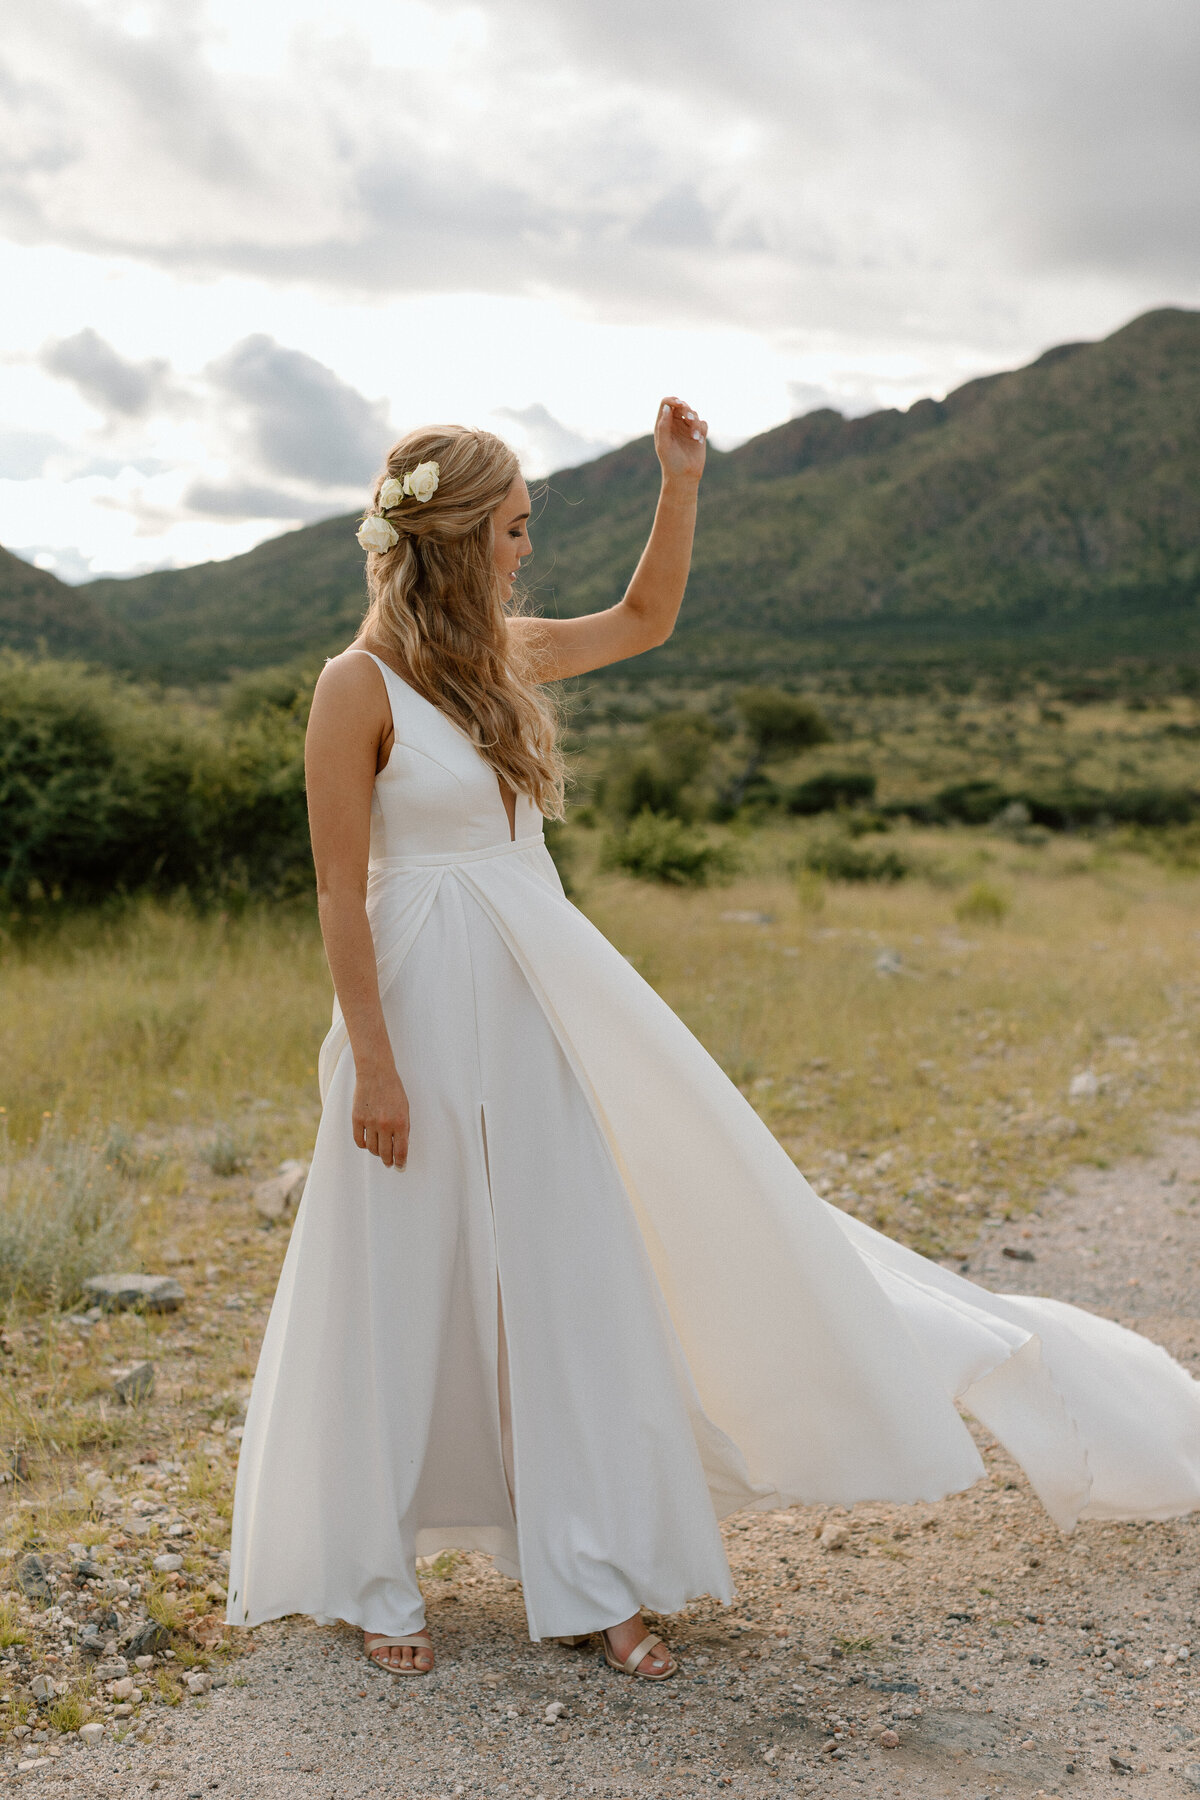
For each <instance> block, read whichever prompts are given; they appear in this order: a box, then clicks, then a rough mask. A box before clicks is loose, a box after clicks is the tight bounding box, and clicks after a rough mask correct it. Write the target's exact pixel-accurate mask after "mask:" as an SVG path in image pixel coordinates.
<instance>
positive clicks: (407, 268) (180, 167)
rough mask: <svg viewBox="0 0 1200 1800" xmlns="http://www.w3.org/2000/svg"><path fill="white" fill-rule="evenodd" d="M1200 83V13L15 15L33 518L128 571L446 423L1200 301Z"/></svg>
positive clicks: (711, 401)
mask: <svg viewBox="0 0 1200 1800" xmlns="http://www.w3.org/2000/svg"><path fill="white" fill-rule="evenodd" d="M1198 75H1200V11H1198V10H1197V9H1196V7H1195V5H1194V4H1193V0H1136V3H1135V0H1096V4H1095V5H1093V6H1092V7H1091V8H1089V10H1088V12H1087V14H1086V15H1084V14H1083V13H1082V12H1081V10H1080V8H1079V7H1077V6H1076V7H1063V6H1060V7H1047V6H1046V5H1045V4H1044V0H1009V4H1007V5H1006V6H1005V7H1003V8H997V7H996V6H995V5H994V3H993V0H906V4H905V5H904V6H902V7H901V6H896V5H893V4H888V3H887V0H795V3H794V4H791V5H787V6H785V5H783V4H781V3H780V0H741V3H740V4H739V5H738V6H737V7H731V6H729V5H728V4H727V0H726V3H725V4H721V5H717V4H716V3H715V0H687V4H685V3H684V0H658V4H656V5H654V6H647V5H645V3H644V0H606V3H605V4H604V5H603V6H598V5H596V4H594V0H586V3H585V0H475V3H473V4H462V3H460V0H436V3H435V0H370V4H367V3H365V0H273V3H272V4H271V5H269V6H267V5H263V6H253V5H250V6H248V5H246V4H245V0H8V6H7V8H6V15H5V41H4V46H3V52H2V54H0V235H2V236H3V237H4V238H5V239H7V245H6V246H3V247H0V284H2V285H3V288H4V292H5V300H6V308H5V310H6V328H7V342H8V346H9V353H8V360H7V361H6V362H0V426H2V427H3V429H4V431H5V432H7V434H8V435H7V437H5V438H2V439H0V451H3V453H4V455H5V456H6V457H7V459H8V460H7V462H5V463H3V464H0V466H2V467H9V468H11V469H13V470H28V471H29V476H28V481H29V483H30V485H28V486H25V487H23V486H22V482H21V480H20V479H15V480H14V481H13V482H12V493H11V494H9V493H8V491H7V490H5V493H6V495H7V497H0V540H3V541H7V542H9V543H10V544H12V545H13V546H14V547H18V546H19V545H20V544H22V543H25V544H32V543H33V542H35V541H36V542H37V543H39V544H40V545H42V546H43V548H44V547H45V544H46V543H47V542H50V541H51V540H49V539H47V538H46V536H45V531H44V530H43V529H42V526H41V525H37V528H36V530H35V523H36V521H37V520H39V519H43V515H44V501H43V499H42V498H40V497H39V495H40V493H41V490H40V489H39V488H38V485H37V484H38V482H39V480H41V481H45V480H49V479H50V478H51V477H53V478H55V479H57V480H58V481H59V482H60V484H64V485H60V487H59V490H58V492H59V498H60V501H62V500H64V499H65V500H67V501H68V504H67V505H66V506H65V507H63V506H60V508H59V512H58V514H57V515H56V516H58V517H59V518H60V520H63V521H65V520H81V521H89V523H87V524H86V528H84V527H83V526H81V527H80V529H81V532H82V535H81V536H80V538H79V541H78V543H77V544H76V545H75V546H74V547H75V549H76V550H77V551H78V553H79V554H80V555H86V558H87V559H88V560H89V563H90V566H94V567H97V568H99V567H112V568H116V567H132V566H134V565H135V563H137V561H138V560H139V559H141V558H143V557H144V556H146V555H149V556H151V557H154V556H158V557H159V559H160V560H165V561H169V560H178V558H179V557H180V556H181V555H184V554H186V553H187V551H186V549H185V547H186V546H192V545H194V544H196V543H203V544H204V546H206V548H205V549H204V550H202V551H201V552H200V553H201V554H225V553H228V552H227V550H226V549H225V548H224V547H225V546H227V545H229V544H232V543H234V542H236V543H237V544H238V545H239V547H240V546H241V545H242V544H243V542H244V540H245V538H246V536H247V534H250V535H253V533H254V532H257V533H258V534H259V535H260V536H261V535H263V534H265V533H266V532H268V531H271V530H277V529H278V528H279V523H280V521H281V520H283V519H284V518H285V517H286V518H287V519H289V520H293V519H294V520H300V519H303V518H308V517H311V516H313V509H314V508H323V509H325V510H332V509H334V508H336V507H338V506H341V505H343V504H347V505H349V504H353V503H354V498H353V496H354V495H355V494H356V492H357V484H359V483H360V482H361V481H362V479H363V472H364V470H366V471H368V472H369V469H370V468H371V467H373V466H374V462H375V460H376V454H377V451H376V449H375V448H373V446H375V445H376V444H377V443H379V444H380V447H381V442H380V440H381V439H382V441H386V438H387V436H388V433H389V432H390V431H391V430H392V429H393V428H395V429H403V428H405V427H406V426H408V425H411V424H413V423H416V422H419V421H420V420H422V419H425V418H431V417H432V418H460V419H464V420H474V421H477V422H489V421H495V422H496V423H498V424H499V425H500V426H501V428H507V429H509V430H511V431H512V433H513V436H514V438H516V439H518V440H519V441H520V447H521V449H522V452H523V454H524V455H525V456H526V457H527V459H528V460H529V464H530V467H531V469H534V468H536V467H537V466H538V465H539V464H541V465H543V466H544V465H545V463H546V461H547V459H548V460H549V461H555V460H559V459H561V460H562V461H568V460H573V459H574V457H575V456H576V454H583V453H585V452H586V451H587V449H588V448H589V447H591V446H594V445H596V444H604V443H608V442H615V441H619V440H621V439H624V438H626V437H629V436H632V435H634V434H635V433H638V432H640V431H641V430H644V429H646V428H647V426H648V424H649V421H650V419H651V418H652V416H653V406H654V403H655V401H656V400H657V398H658V396H659V395H660V394H661V393H662V392H663V391H664V390H666V391H677V392H683V393H687V394H689V396H691V397H694V398H695V399H696V400H697V402H698V403H699V404H701V405H702V407H703V410H704V411H705V412H706V414H707V416H708V417H709V418H710V420H711V422H712V425H713V433H714V438H715V439H716V441H718V442H723V443H726V444H728V443H731V442H735V441H737V440H738V439H739V438H740V437H744V436H746V435H748V434H749V433H751V432H753V431H755V430H760V429H762V428H764V427H766V426H767V425H769V424H771V423H773V422H775V421H777V420H779V419H782V418H784V417H786V416H787V415H788V414H789V413H790V412H792V411H793V410H796V409H797V408H800V409H804V408H805V407H806V406H807V405H808V404H809V399H811V397H812V396H814V395H816V396H819V397H824V398H825V399H827V400H828V403H829V404H831V405H835V406H838V407H840V408H841V409H842V410H844V411H851V412H855V411H863V410H865V409H866V408H868V407H870V406H871V405H874V404H879V403H883V404H900V405H904V404H907V403H908V402H909V401H911V400H912V399H914V398H916V397H917V396H918V395H919V394H921V393H923V392H934V393H940V392H944V391H945V389H946V388H947V387H949V386H951V385H954V384H955V383H956V382H958V381H960V380H962V379H965V378H967V377H969V376H971V375H973V374H976V373H979V372H982V371H983V370H985V369H989V368H996V367H999V366H1011V365H1012V364H1014V363H1017V362H1019V361H1021V360H1023V359H1025V358H1026V357H1028V356H1030V355H1032V354H1035V353H1036V352H1037V351H1038V350H1040V349H1042V348H1044V347H1046V346H1047V345H1048V344H1050V343H1053V342H1055V341H1057V340H1061V339H1063V338H1077V337H1087V336H1098V335H1101V334H1102V333H1103V332H1105V331H1108V330H1110V329H1112V328H1113V327H1115V326H1116V325H1118V324H1119V323H1121V322H1122V321H1123V320H1124V319H1126V318H1128V317H1129V316H1131V315H1132V314H1134V313H1136V312H1138V311H1140V310H1143V309H1145V308H1146V307H1149V306H1152V305H1157V304H1162V303H1164V302H1175V303H1180V304H1196V303H1197V302H1198V301H1200V227H1198V223H1197V213H1196V209H1195V206H1194V199H1193V193H1192V187H1193V176H1192V171H1193V170H1194V168H1195V166H1196V162H1197V151H1198V149H1200V141H1198V140H1200V109H1197V108H1196V106H1195V103H1194V95H1195V92H1196V90H1197V77H1198ZM247 346H257V349H253V350H252V349H249V348H247ZM39 355H40V356H41V362H40V363H39V361H38V358H39ZM561 420H566V421H569V422H570V423H569V425H568V426H559V424H558V423H557V422H558V421H561ZM564 434H565V435H564ZM49 440H55V442H54V443H51V442H50V441H49ZM555 446H557V448H556V447H555ZM130 471H132V472H133V473H130ZM88 482H90V483H93V484H96V483H99V484H100V485H99V486H95V485H93V486H92V487H81V486H80V485H79V484H80V483H88ZM105 483H107V484H108V486H107V487H105V486H104V484H105ZM21 493H24V495H25V499H24V501H22V500H21V498H20V494H21ZM172 496H173V497H172ZM289 505H290V506H292V507H293V508H294V510H293V511H292V512H290V513H287V512H286V510H285V509H286V508H287V507H288V506H289ZM238 508H242V509H245V511H244V515H243V516H241V517H239V516H238ZM22 509H24V510H22ZM122 509H124V510H122ZM172 509H174V510H172ZM190 509H194V510H195V511H196V512H200V513H203V515H204V517H203V519H201V518H199V517H193V516H191V511H190ZM252 515H253V516H252ZM114 521H117V523H114ZM155 521H157V523H155ZM46 529H49V527H46ZM55 529H56V530H58V531H59V532H60V533H63V532H65V531H66V530H68V529H69V527H68V525H67V524H66V523H60V524H58V525H57V526H56V527H55ZM122 531H123V532H124V534H125V535H124V537H121V535H120V534H121V532H122ZM205 533H207V534H208V535H207V536H204V534H205ZM59 541H63V542H64V545H65V540H63V539H62V538H61V537H60V539H59ZM81 546H83V547H82V548H81ZM65 547H66V546H65ZM97 558H98V559H100V560H99V561H97V560H96V559H97ZM105 558H107V559H109V560H108V561H105V560H104V559H105Z"/></svg>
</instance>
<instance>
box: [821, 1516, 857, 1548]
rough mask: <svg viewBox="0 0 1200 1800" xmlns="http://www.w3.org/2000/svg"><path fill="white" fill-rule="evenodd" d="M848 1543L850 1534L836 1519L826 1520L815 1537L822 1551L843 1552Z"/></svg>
mask: <svg viewBox="0 0 1200 1800" xmlns="http://www.w3.org/2000/svg"><path fill="white" fill-rule="evenodd" d="M849 1541H850V1533H849V1532H848V1531H847V1529H846V1527H845V1526H844V1525H840V1524H839V1523H838V1521H837V1520H836V1519H827V1520H826V1522H825V1524H824V1525H822V1527H821V1529H820V1532H819V1533H818V1535H817V1542H818V1544H820V1546H821V1548H822V1550H844V1549H845V1547H846V1545H847V1544H848V1543H849Z"/></svg>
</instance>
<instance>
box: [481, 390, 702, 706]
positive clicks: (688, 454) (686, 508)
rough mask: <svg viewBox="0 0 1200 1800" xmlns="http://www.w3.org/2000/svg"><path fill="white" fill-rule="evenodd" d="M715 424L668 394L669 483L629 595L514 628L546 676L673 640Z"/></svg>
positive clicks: (663, 446)
mask: <svg viewBox="0 0 1200 1800" xmlns="http://www.w3.org/2000/svg"><path fill="white" fill-rule="evenodd" d="M707 439H708V425H707V423H706V421H705V420H703V419H701V418H698V417H697V415H696V412H695V410H694V409H693V408H692V407H690V406H689V405H688V404H687V402H686V401H685V400H680V399H679V398H678V397H677V396H676V395H674V394H672V395H668V397H667V398H666V399H665V400H664V401H663V402H662V405H661V406H660V407H659V409H658V417H657V419H656V420H655V424H654V448H655V450H656V451H657V453H658V460H659V463H660V465H661V467H662V488H661V490H660V492H659V496H658V507H657V510H656V512H655V514H654V525H653V527H652V529H651V532H650V537H649V540H648V541H647V544H646V548H645V549H644V550H643V551H642V555H641V560H640V561H639V563H638V566H637V568H636V569H635V570H634V574H633V580H632V581H631V582H630V583H629V586H628V588H627V589H626V591H625V597H624V599H623V600H620V601H618V603H617V605H616V606H610V607H609V609H608V611H607V612H598V613H585V614H584V616H583V617H582V618H579V619H540V618H517V619H512V620H510V621H509V629H510V631H513V632H519V633H522V634H525V633H528V634H529V635H530V636H531V638H532V640H533V647H534V648H535V653H536V658H537V669H538V676H539V678H540V679H541V680H542V681H562V680H563V679H565V677H566V676H568V675H585V674H586V673H587V671H588V670H589V669H601V668H603V667H604V666H605V665H606V664H607V663H615V662H622V661H623V660H624V659H625V658H626V657H628V656H640V655H641V653H642V652H643V650H653V649H654V647H655V646H656V645H657V644H665V643H666V641H667V639H668V638H669V637H670V635H671V632H672V631H673V629H674V627H675V620H676V618H677V617H678V614H679V608H680V604H681V603H682V600H683V590H684V588H685V587H686V586H687V578H688V570H689V569H690V567H691V562H692V539H693V537H694V535H695V530H696V495H697V490H698V488H699V486H700V477H701V475H703V473H704V452H705V447H706V444H707Z"/></svg>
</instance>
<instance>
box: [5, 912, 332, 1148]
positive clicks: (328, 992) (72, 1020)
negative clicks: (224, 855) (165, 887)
mask: <svg viewBox="0 0 1200 1800" xmlns="http://www.w3.org/2000/svg"><path fill="white" fill-rule="evenodd" d="M331 997H332V987H331V984H330V981H329V975H328V971H327V969H326V966H325V959H324V953H323V951H322V948H321V938H320V932H319V930H318V928H317V924H316V917H315V912H314V910H313V909H312V908H310V907H308V906H307V905H300V904H283V903H277V904H272V903H268V902H256V903H253V904H252V905H250V906H249V907H247V908H246V909H245V910H244V911H240V912H238V913H236V914H234V913H226V912H222V911H206V912H200V911H197V910H196V909H195V908H194V907H193V906H191V905H190V904H189V903H188V902H187V901H185V900H177V901H167V902H164V901H158V900H153V899H148V898H144V899H140V900H137V901H131V902H128V903H126V904H124V905H122V906H119V907H114V908H112V909H109V910H104V911H95V912H80V913H74V914H68V915H66V916H64V917H62V918H61V919H59V920H56V921H51V922H48V923H47V924H45V925H44V926H42V927H41V928H39V929H37V930H34V931H26V930H22V931H21V932H20V933H19V934H17V935H14V936H10V937H9V939H8V941H7V942H5V941H4V939H3V937H2V936H0V1105H2V1106H5V1107H7V1109H8V1118H9V1124H10V1128H11V1131H12V1134H13V1137H14V1140H17V1139H21V1138H26V1139H27V1138H30V1137H32V1136H35V1135H36V1134H37V1132H38V1131H39V1130H40V1128H41V1121H42V1117H43V1114H45V1113H47V1112H49V1113H54V1114H56V1115H57V1116H58V1117H59V1118H60V1119H61V1120H65V1121H80V1122H83V1123H84V1124H85V1125H86V1123H87V1122H88V1121H89V1120H96V1121H106V1122H107V1121H119V1122H120V1123H121V1124H123V1125H124V1126H126V1127H127V1128H128V1129H129V1130H132V1131H137V1130H139V1129H141V1128H142V1127H144V1126H146V1125H150V1124H153V1125H154V1126H156V1127H165V1128H170V1127H173V1126H175V1125H177V1124H179V1123H181V1122H185V1121H186V1122H187V1123H188V1124H189V1125H193V1126H196V1127H199V1128H208V1129H209V1130H210V1131H211V1132H212V1133H213V1134H214V1137H215V1136H216V1135H219V1133H220V1130H221V1128H222V1126H225V1127H230V1126H232V1122H233V1120H234V1119H235V1118H236V1116H237V1115H238V1113H239V1111H240V1109H243V1108H245V1107H247V1106H251V1105H253V1103H254V1102H255V1101H256V1100H257V1101H263V1100H265V1101H268V1102H271V1103H272V1104H279V1105H282V1106H288V1107H291V1106H295V1105H297V1104H299V1105H302V1106H304V1107H305V1108H306V1109H308V1110H310V1111H311V1109H312V1108H313V1106H314V1105H315V1103H316V1073H315V1070H316V1057H317V1050H318V1049H319V1047H320V1043H321V1039H322V1037H323V1036H324V1033H325V1031H326V1030H327V1029H328V1025H329V1012H330V1002H331Z"/></svg>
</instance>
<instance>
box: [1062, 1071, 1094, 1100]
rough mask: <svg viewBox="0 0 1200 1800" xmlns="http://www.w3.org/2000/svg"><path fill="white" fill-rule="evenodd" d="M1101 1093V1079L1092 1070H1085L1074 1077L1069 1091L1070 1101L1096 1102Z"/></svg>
mask: <svg viewBox="0 0 1200 1800" xmlns="http://www.w3.org/2000/svg"><path fill="white" fill-rule="evenodd" d="M1099 1092H1100V1077H1099V1076H1098V1075H1097V1074H1095V1073H1094V1071H1093V1070H1091V1069H1083V1070H1082V1071H1081V1072H1080V1073H1079V1074H1078V1075H1072V1077H1071V1085H1070V1087H1069V1088H1068V1089H1067V1098H1068V1099H1069V1100H1094V1099H1095V1098H1096V1095H1097V1094H1098V1093H1099Z"/></svg>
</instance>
